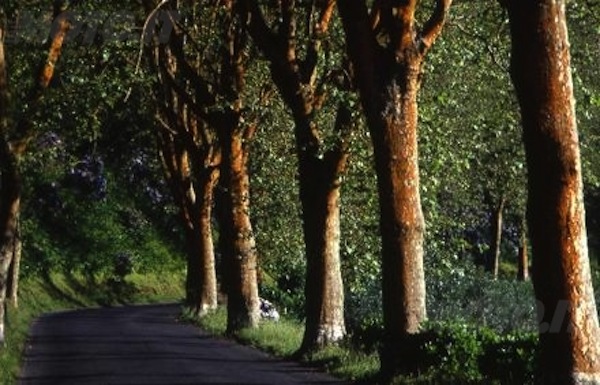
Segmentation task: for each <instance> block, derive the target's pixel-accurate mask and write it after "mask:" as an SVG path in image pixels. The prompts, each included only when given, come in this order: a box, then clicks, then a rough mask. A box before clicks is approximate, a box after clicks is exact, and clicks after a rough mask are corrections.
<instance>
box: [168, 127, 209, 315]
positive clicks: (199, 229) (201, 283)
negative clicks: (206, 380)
mask: <svg viewBox="0 0 600 385" xmlns="http://www.w3.org/2000/svg"><path fill="white" fill-rule="evenodd" d="M180 129H183V128H181V127H180ZM159 148H160V151H159V152H160V155H161V159H162V163H163V168H164V170H165V177H166V179H167V182H168V184H169V186H170V188H171V192H172V194H173V197H174V200H175V203H176V204H177V206H178V207H179V213H180V217H181V221H182V224H183V226H184V234H185V240H186V248H187V253H186V254H187V273H186V283H185V287H186V298H185V303H186V305H187V306H189V307H190V308H191V309H192V310H193V311H194V312H195V313H196V314H197V315H198V316H204V315H205V314H206V313H207V312H209V311H211V310H214V309H216V307H217V278H216V270H215V255H214V247H213V239H212V225H211V212H212V205H213V193H214V188H215V185H216V183H217V180H218V175H219V171H218V168H217V167H214V166H208V167H204V166H201V165H197V167H200V168H202V170H201V171H198V172H197V174H199V177H198V178H196V179H197V183H194V181H193V179H192V170H191V165H190V163H189V162H190V159H189V158H188V152H187V150H186V149H185V145H184V144H182V143H181V142H179V141H177V139H176V138H175V137H174V136H173V135H172V134H171V133H170V132H169V131H168V130H166V128H163V130H162V131H161V133H160V140H159ZM204 160H205V161H204V162H203V164H207V163H208V162H209V159H208V158H206V159H204Z"/></svg>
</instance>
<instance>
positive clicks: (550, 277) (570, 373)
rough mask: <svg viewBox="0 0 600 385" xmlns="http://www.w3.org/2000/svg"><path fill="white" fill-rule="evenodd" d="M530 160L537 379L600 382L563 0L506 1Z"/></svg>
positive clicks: (599, 344)
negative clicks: (538, 339)
mask: <svg viewBox="0 0 600 385" xmlns="http://www.w3.org/2000/svg"><path fill="white" fill-rule="evenodd" d="M504 5H505V6H506V8H507V9H508V12H509V18H510V25H511V35H512V59H511V60H512V61H511V74H512V78H513V83H514V85H515V89H516V91H517V96H518V99H519V104H520V107H521V114H522V123H523V130H524V135H523V136H524V141H525V150H526V155H527V167H528V177H529V179H528V191H529V196H528V212H527V219H528V230H529V234H530V240H531V246H532V252H533V255H534V259H533V265H532V278H533V283H534V288H535V294H536V298H537V300H538V303H539V304H540V305H541V306H540V309H539V310H540V312H539V313H540V320H539V321H540V330H539V336H540V351H539V356H538V364H537V371H536V382H537V383H539V384H600V330H599V327H598V315H597V311H596V304H595V300H594V292H593V288H592V281H591V276H590V266H589V259H588V249H587V237H586V227H585V212H584V204H583V186H582V177H581V160H580V154H579V140H578V134H577V123H576V117H575V106H574V97H573V84H572V79H571V69H570V54H569V41H568V33H567V24H566V15H565V1H561V0H559V1H556V0H544V1H520V0H512V1H505V2H504Z"/></svg>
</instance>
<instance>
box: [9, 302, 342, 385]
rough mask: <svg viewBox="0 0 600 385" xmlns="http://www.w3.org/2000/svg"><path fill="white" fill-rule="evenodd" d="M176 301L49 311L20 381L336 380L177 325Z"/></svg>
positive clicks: (77, 384) (309, 383) (37, 327)
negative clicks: (168, 303) (173, 303)
mask: <svg viewBox="0 0 600 385" xmlns="http://www.w3.org/2000/svg"><path fill="white" fill-rule="evenodd" d="M178 311H179V307H178V306H177V305H150V306H128V307H119V308H104V309H90V310H80V311H73V312H63V313H53V314H48V315H45V316H42V317H40V318H39V319H38V320H37V321H36V322H35V323H34V325H33V326H32V329H31V331H30V339H29V343H28V345H27V348H26V350H25V352H24V364H23V368H22V370H21V376H20V379H19V381H18V384H21V385H50V384H61V385H63V384H73V385H96V384H102V385H121V384H123V385H124V384H127V385H133V384H139V385H151V384H164V385H179V384H211V385H212V384H215V385H216V384H221V385H243V384H264V385H267V384H273V385H287V384H289V385H295V384H297V385H317V384H319V385H320V384H323V385H324V384H329V385H338V384H342V382H341V381H338V380H336V379H334V378H331V377H329V376H327V375H324V374H322V373H318V372H316V371H315V370H313V369H310V368H306V367H303V366H301V365H299V364H296V363H293V362H286V361H282V360H278V359H275V358H272V357H270V356H268V355H267V354H264V353H262V352H259V351H256V350H254V349H251V348H249V347H245V346H240V345H237V344H235V343H233V342H230V341H227V340H224V339H220V338H214V337H211V336H209V335H208V334H206V333H205V332H203V331H201V330H199V329H198V328H196V327H194V326H190V325H185V324H181V323H178V322H177V314H178Z"/></svg>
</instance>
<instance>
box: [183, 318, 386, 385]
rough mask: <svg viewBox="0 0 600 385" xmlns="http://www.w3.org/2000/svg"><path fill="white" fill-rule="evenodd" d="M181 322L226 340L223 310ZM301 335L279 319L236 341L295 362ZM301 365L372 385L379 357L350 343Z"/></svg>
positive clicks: (246, 331)
mask: <svg viewBox="0 0 600 385" xmlns="http://www.w3.org/2000/svg"><path fill="white" fill-rule="evenodd" d="M184 319H185V320H186V321H188V322H192V323H194V324H196V325H198V326H199V327H201V328H202V329H203V330H205V331H207V332H209V333H211V334H215V335H219V336H225V331H226V324H227V312H226V309H225V308H223V307H219V309H217V310H216V311H215V312H213V313H210V314H207V315H205V316H203V317H201V318H195V317H193V316H192V314H191V313H190V312H184ZM303 332H304V325H303V324H302V323H301V322H299V321H296V320H294V319H291V318H286V317H282V318H281V319H280V320H279V321H277V322H275V321H263V322H262V323H261V324H260V326H259V327H258V328H256V329H244V330H242V331H241V332H240V333H239V334H238V335H236V336H235V339H236V341H237V342H240V343H242V344H245V345H250V346H253V347H255V348H257V349H260V350H262V351H265V352H268V353H270V354H272V355H274V356H276V357H280V358H283V359H294V358H295V353H296V351H297V350H298V349H299V347H300V344H301V343H302V335H303ZM301 362H302V363H304V364H306V365H309V366H313V367H318V368H321V369H323V370H325V371H327V372H328V373H330V374H332V375H334V376H336V377H337V378H340V379H342V380H347V381H353V382H356V383H364V384H373V383H374V382H373V381H375V378H376V376H377V373H378V371H379V356H378V354H377V353H376V352H374V353H365V352H363V351H360V350H359V349H358V348H357V347H355V346H353V345H352V344H351V342H349V341H345V342H342V343H340V344H339V345H335V346H329V347H326V348H324V349H321V350H319V351H317V352H314V353H312V354H309V355H305V356H303V357H302V358H301Z"/></svg>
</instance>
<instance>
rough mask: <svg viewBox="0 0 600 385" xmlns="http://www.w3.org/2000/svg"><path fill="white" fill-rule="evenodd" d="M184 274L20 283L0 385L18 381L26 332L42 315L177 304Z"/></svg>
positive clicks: (0, 351)
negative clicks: (84, 309) (122, 278)
mask: <svg viewBox="0 0 600 385" xmlns="http://www.w3.org/2000/svg"><path fill="white" fill-rule="evenodd" d="M183 276H184V274H181V273H160V275H159V274H144V275H136V274H133V275H131V276H128V277H127V280H126V281H124V282H119V283H118V284H115V282H104V283H98V282H91V281H90V280H89V279H86V278H84V277H81V276H72V275H64V274H53V275H50V276H46V277H44V278H29V279H25V280H23V281H22V282H21V288H20V293H19V307H18V309H15V308H14V307H12V306H9V308H8V317H7V320H6V329H7V338H6V346H5V347H4V348H0V385H13V384H14V383H15V382H16V379H17V376H18V374H19V368H20V364H21V354H22V352H23V348H24V346H25V344H26V342H27V333H28V330H29V326H30V325H31V323H32V322H33V320H34V319H35V318H36V317H38V316H39V315H41V314H43V313H47V312H52V311H58V310H71V309H77V308H84V307H93V306H110V305H120V304H126V303H157V302H170V301H178V300H180V299H181V298H182V297H183V287H184V285H183V282H182V278H181V277H183Z"/></svg>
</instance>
